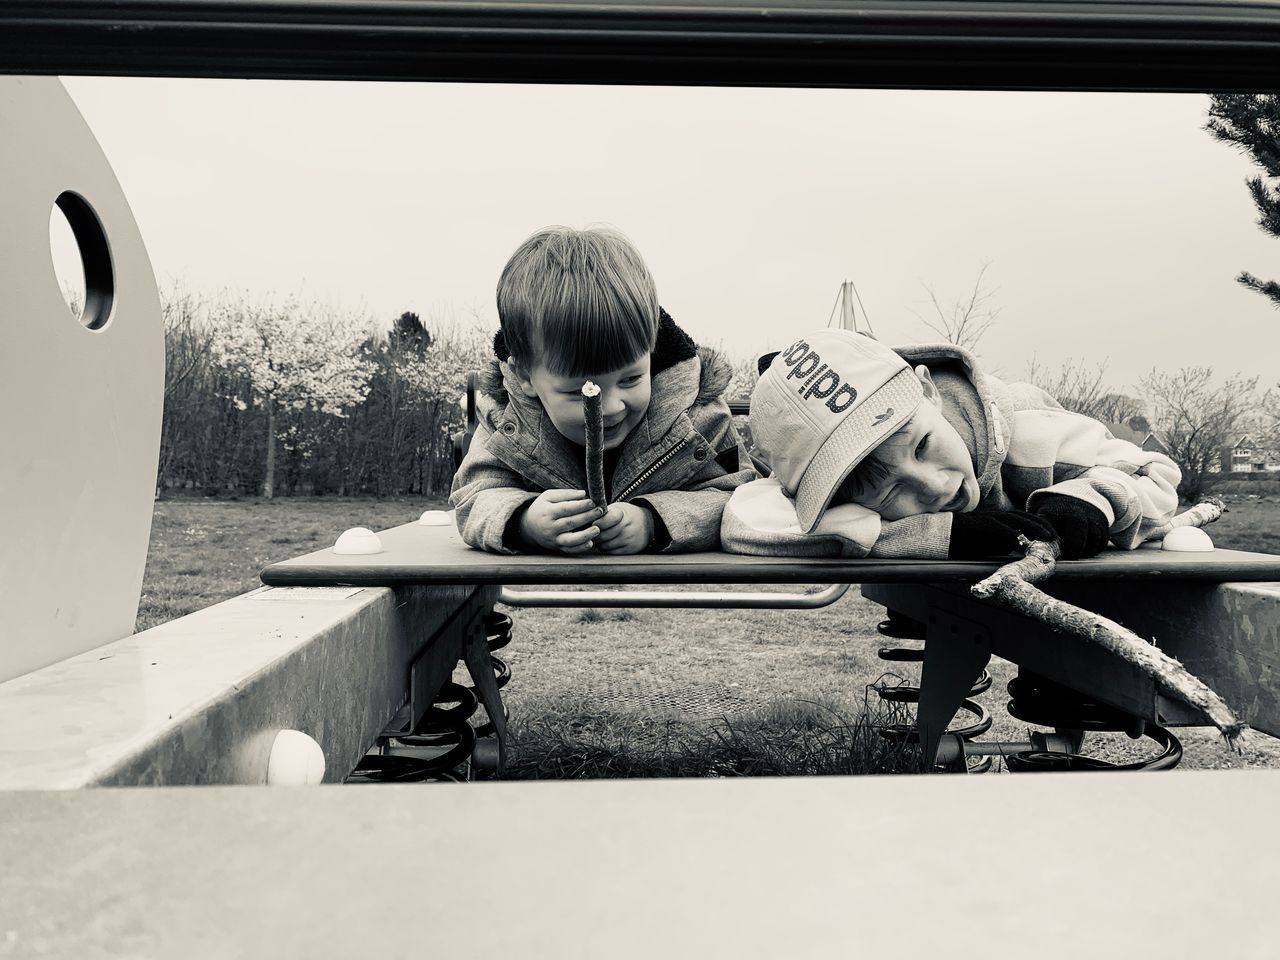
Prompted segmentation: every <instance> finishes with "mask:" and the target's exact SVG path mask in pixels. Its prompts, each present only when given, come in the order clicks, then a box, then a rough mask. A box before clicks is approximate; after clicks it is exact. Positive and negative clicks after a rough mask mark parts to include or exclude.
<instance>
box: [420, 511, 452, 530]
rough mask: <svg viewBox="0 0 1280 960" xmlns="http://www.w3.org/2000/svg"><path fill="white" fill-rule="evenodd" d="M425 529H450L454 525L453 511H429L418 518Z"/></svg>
mask: <svg viewBox="0 0 1280 960" xmlns="http://www.w3.org/2000/svg"><path fill="white" fill-rule="evenodd" d="M418 523H420V524H422V525H423V526H424V527H449V526H452V525H453V511H452V510H427V511H426V512H425V513H423V514H422V516H421V517H419V518H418Z"/></svg>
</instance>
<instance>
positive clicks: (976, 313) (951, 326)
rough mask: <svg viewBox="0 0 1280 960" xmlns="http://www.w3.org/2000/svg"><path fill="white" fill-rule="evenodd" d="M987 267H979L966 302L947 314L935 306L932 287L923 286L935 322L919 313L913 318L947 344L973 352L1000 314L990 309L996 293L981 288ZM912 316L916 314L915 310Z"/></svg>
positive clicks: (940, 306) (992, 308)
mask: <svg viewBox="0 0 1280 960" xmlns="http://www.w3.org/2000/svg"><path fill="white" fill-rule="evenodd" d="M990 266H991V264H990V263H984V264H983V265H982V267H981V268H980V269H979V270H978V276H977V279H975V280H974V282H973V289H972V290H971V291H970V292H969V298H968V299H967V300H958V301H956V302H955V303H954V304H952V305H951V307H950V309H949V310H944V309H943V307H942V304H941V303H939V302H938V295H937V293H936V292H935V291H934V289H933V288H932V287H930V286H928V285H927V284H922V286H924V289H925V292H926V293H928V294H929V303H930V304H931V305H932V306H933V312H934V313H936V314H937V319H936V320H934V319H930V318H929V317H924V316H921V315H920V314H918V313H916V316H917V317H918V318H919V319H920V321H921V322H922V323H923V324H924V325H925V326H926V327H928V328H929V329H930V330H932V331H934V332H935V333H937V334H938V336H940V337H942V339H943V340H945V341H946V342H947V343H954V344H955V345H956V346H959V347H964V348H966V349H968V350H972V349H974V348H975V347H976V346H977V344H978V341H979V340H981V339H982V335H983V334H985V333H986V332H987V328H988V327H990V326H991V324H992V323H994V322H995V319H996V317H997V316H998V315H999V313H1000V308H999V307H993V306H992V305H991V299H992V297H993V296H994V295H995V291H994V290H988V289H986V288H985V287H984V286H983V281H984V279H985V278H986V274H987V268H988V267H990ZM911 312H912V313H915V311H914V310H913V311H911Z"/></svg>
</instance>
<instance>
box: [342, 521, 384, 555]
mask: <svg viewBox="0 0 1280 960" xmlns="http://www.w3.org/2000/svg"><path fill="white" fill-rule="evenodd" d="M333 552H334V553H342V554H359V553H381V552H382V541H381V540H380V539H378V535H377V534H376V533H374V532H373V531H372V530H370V529H369V528H368V527H352V528H351V529H350V530H344V531H343V532H342V536H340V537H338V539H337V541H336V542H335V543H334V545H333Z"/></svg>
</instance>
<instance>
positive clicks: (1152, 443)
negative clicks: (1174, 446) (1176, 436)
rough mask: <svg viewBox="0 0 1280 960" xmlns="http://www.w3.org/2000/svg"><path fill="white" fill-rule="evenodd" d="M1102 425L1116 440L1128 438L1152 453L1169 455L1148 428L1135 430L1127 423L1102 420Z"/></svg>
mask: <svg viewBox="0 0 1280 960" xmlns="http://www.w3.org/2000/svg"><path fill="white" fill-rule="evenodd" d="M1103 426H1104V427H1106V428H1107V429H1108V430H1109V431H1111V435H1112V436H1113V437H1115V438H1116V439H1118V440H1128V441H1129V442H1130V443H1132V444H1133V445H1134V446H1137V447H1141V448H1142V449H1143V450H1149V451H1151V452H1152V453H1163V454H1164V455H1165V456H1166V457H1167V456H1168V455H1169V448H1168V447H1167V446H1165V444H1164V442H1163V441H1162V440H1161V439H1160V438H1159V437H1157V436H1156V435H1155V434H1154V433H1152V432H1151V431H1150V430H1136V429H1134V428H1133V427H1131V426H1129V425H1128V424H1127V423H1105V422H1104V423H1103Z"/></svg>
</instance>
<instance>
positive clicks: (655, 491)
mask: <svg viewBox="0 0 1280 960" xmlns="http://www.w3.org/2000/svg"><path fill="white" fill-rule="evenodd" d="M497 295H498V318H499V322H500V324H501V330H500V331H499V332H498V334H497V335H496V336H495V338H494V353H495V355H496V356H495V358H494V360H493V361H491V362H490V364H489V365H488V367H487V368H486V369H485V370H484V371H482V383H481V390H480V392H479V394H478V397H477V408H478V412H479V420H478V424H477V428H476V433H475V436H474V438H473V439H472V442H471V445H470V447H469V449H468V451H467V455H466V457H465V458H464V459H463V462H462V464H461V466H460V467H459V468H458V472H457V473H456V474H455V476H454V480H453V490H452V492H451V494H450V498H449V499H450V503H451V504H452V505H453V506H454V508H455V509H456V511H457V514H456V516H457V524H458V530H459V532H460V533H461V534H462V538H463V539H464V540H465V541H466V542H467V543H468V544H470V545H471V546H473V547H477V548H479V549H482V550H490V551H494V552H497V553H514V552H517V551H521V550H549V551H555V552H561V553H569V554H583V553H588V552H590V551H591V550H593V549H596V550H599V552H601V553H607V554H628V553H640V552H642V551H666V552H674V551H686V550H714V549H717V548H718V547H719V545H720V518H721V514H722V512H723V510H724V505H725V503H726V502H727V501H728V499H729V495H730V493H731V492H732V491H733V489H734V488H735V487H737V486H738V485H739V484H741V483H745V482H747V481H748V480H751V479H754V478H755V476H756V474H755V472H754V471H753V470H752V469H751V467H750V458H749V457H748V455H747V452H746V450H745V448H744V447H743V446H742V444H741V442H740V441H739V439H738V435H737V432H736V431H735V430H734V427H733V423H732V420H731V418H730V414H729V407H728V404H727V403H726V402H725V399H724V391H725V389H726V388H727V387H728V385H729V380H730V377H731V374H732V371H731V368H730V365H729V363H728V362H727V361H726V360H725V359H724V358H722V357H721V356H720V355H719V354H718V353H717V352H716V351H714V350H710V349H707V348H700V347H698V346H697V345H696V344H695V343H694V341H693V340H692V339H691V338H690V337H689V335H688V334H686V333H685V332H684V331H683V330H681V329H680V328H679V327H678V326H676V324H675V321H673V320H672V319H671V317H670V316H668V315H667V313H666V311H664V310H663V309H662V308H661V307H660V306H659V305H658V294H657V289H656V287H655V285H654V282H653V278H652V277H651V276H650V274H649V270H648V268H647V267H646V266H645V263H644V261H643V259H641V257H640V254H639V253H638V252H637V251H636V250H635V248H634V247H633V246H632V245H631V243H630V242H629V241H628V240H627V238H626V237H624V236H623V235H622V234H621V233H619V232H618V231H616V230H613V229H612V228H608V227H590V228H588V229H585V230H574V229H570V228H568V227H547V228H545V229H543V230H539V231H538V232H537V233H535V234H534V235H533V236H531V237H529V239H528V240H526V241H525V242H524V243H523V244H521V245H520V247H519V249H517V250H516V252H515V253H514V254H513V255H512V256H511V259H510V260H509V261H508V262H507V265H506V267H505V269H504V270H503V271H502V276H501V277H500V279H499V281H498V291H497ZM588 380H589V381H591V382H593V383H595V384H596V385H597V386H598V387H599V388H600V390H601V394H600V397H601V407H602V413H603V419H604V443H603V449H604V478H605V485H606V488H607V491H608V499H609V504H608V506H607V508H600V507H597V506H596V505H595V504H594V503H593V502H592V501H591V499H590V498H588V497H587V494H586V490H587V486H588V485H587V477H586V467H585V450H584V447H585V445H586V439H585V433H584V426H583V400H582V386H583V384H584V383H585V382H586V381H588Z"/></svg>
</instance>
